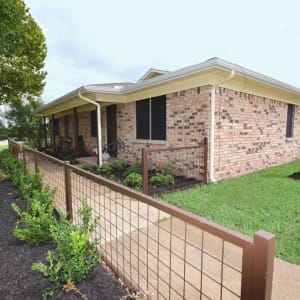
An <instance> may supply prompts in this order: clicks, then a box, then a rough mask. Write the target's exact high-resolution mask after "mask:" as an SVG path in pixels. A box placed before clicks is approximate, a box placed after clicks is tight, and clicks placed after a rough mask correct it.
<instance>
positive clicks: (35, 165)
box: [33, 149, 39, 173]
mask: <svg viewBox="0 0 300 300" xmlns="http://www.w3.org/2000/svg"><path fill="white" fill-rule="evenodd" d="M33 156H34V170H35V173H37V172H38V171H39V166H38V159H37V149H34V151H33Z"/></svg>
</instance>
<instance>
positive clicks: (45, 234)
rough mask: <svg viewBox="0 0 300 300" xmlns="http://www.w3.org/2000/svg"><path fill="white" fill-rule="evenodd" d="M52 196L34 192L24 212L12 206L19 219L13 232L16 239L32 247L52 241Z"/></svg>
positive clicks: (53, 221) (14, 205)
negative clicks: (32, 245)
mask: <svg viewBox="0 0 300 300" xmlns="http://www.w3.org/2000/svg"><path fill="white" fill-rule="evenodd" d="M52 196H53V192H47V191H38V190H34V191H33V196H32V199H30V203H28V205H27V209H26V210H24V211H22V210H21V209H20V208H19V207H18V206H17V205H16V204H15V203H13V204H12V208H13V210H14V211H15V213H16V214H17V215H18V216H19V217H20V220H18V221H17V222H16V225H15V228H14V231H13V235H14V236H15V237H16V238H18V239H20V240H21V241H25V242H28V243H30V244H34V245H37V244H41V243H47V242H51V241H52V235H51V233H50V227H51V226H52V225H54V224H55V223H56V220H55V217H54V214H53V210H54V202H53V199H52Z"/></svg>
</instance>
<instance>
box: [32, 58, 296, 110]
mask: <svg viewBox="0 0 300 300" xmlns="http://www.w3.org/2000/svg"><path fill="white" fill-rule="evenodd" d="M213 68H217V69H220V70H227V71H231V70H233V71H235V73H236V74H239V75H241V76H245V77H249V78H251V79H253V80H256V81H258V82H262V83H264V84H267V85H271V86H275V87H278V88H280V89H282V90H285V91H288V92H291V93H294V94H295V95H298V96H300V89H299V88H296V87H294V86H292V85H289V84H286V83H283V82H281V81H279V80H275V79H272V78H270V77H268V76H265V75H262V74H260V73H257V72H254V71H251V70H249V69H246V68H243V67H241V66H239V65H237V64H233V63H230V62H228V61H225V60H222V59H220V58H218V57H214V58H211V59H208V60H207V61H205V62H202V63H200V64H196V65H192V66H189V67H185V68H182V69H179V70H177V71H174V72H167V73H165V74H162V75H160V76H156V77H154V78H151V79H149V80H145V81H138V82H136V83H133V84H132V85H129V86H124V87H123V88H121V89H119V88H118V89H115V88H114V87H108V86H104V85H103V84H100V85H97V84H94V85H93V84H91V85H85V86H82V87H80V88H78V89H76V90H73V91H71V92H69V93H67V94H65V95H64V96H62V97H60V98H57V99H56V100H54V101H52V102H50V103H48V104H46V105H44V106H42V107H41V108H39V109H38V110H37V113H38V112H42V111H43V110H45V109H47V108H49V107H52V106H54V105H55V104H58V103H61V102H63V101H65V100H68V99H69V98H72V97H74V96H76V95H77V94H78V92H91V93H103V94H111V95H124V94H127V93H130V92H135V91H138V90H142V89H144V88H148V87H152V86H155V85H158V84H161V83H164V82H168V81H172V80H175V79H179V78H182V77H185V76H189V75H192V74H196V73H201V72H203V71H205V70H210V69H213ZM208 84H209V83H208ZM215 84H216V85H217V83H215Z"/></svg>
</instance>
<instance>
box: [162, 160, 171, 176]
mask: <svg viewBox="0 0 300 300" xmlns="http://www.w3.org/2000/svg"><path fill="white" fill-rule="evenodd" d="M161 170H162V172H164V173H167V174H173V173H174V166H173V163H172V162H171V161H170V160H167V161H165V162H164V163H163V164H162V166H161Z"/></svg>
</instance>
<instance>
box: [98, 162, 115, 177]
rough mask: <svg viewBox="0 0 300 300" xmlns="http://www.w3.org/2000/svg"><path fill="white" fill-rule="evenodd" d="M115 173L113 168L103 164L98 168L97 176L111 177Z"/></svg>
mask: <svg viewBox="0 0 300 300" xmlns="http://www.w3.org/2000/svg"><path fill="white" fill-rule="evenodd" d="M112 171H113V168H112V166H111V165H109V164H103V165H102V166H101V167H98V168H97V170H96V174H100V175H109V174H111V173H112Z"/></svg>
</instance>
